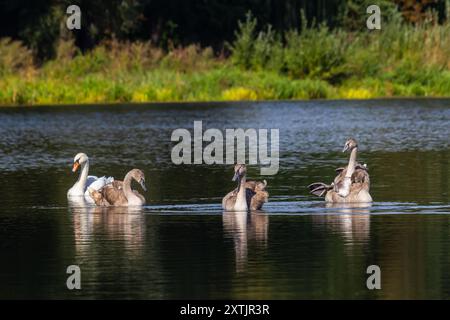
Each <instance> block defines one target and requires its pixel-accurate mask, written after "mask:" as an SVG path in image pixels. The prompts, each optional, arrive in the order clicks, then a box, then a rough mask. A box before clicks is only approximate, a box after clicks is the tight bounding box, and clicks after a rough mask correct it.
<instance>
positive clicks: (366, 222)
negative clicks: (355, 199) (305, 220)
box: [312, 203, 371, 244]
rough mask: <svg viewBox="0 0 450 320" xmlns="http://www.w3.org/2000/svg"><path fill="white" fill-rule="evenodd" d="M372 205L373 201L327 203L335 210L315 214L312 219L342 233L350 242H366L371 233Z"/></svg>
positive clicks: (327, 206) (327, 205) (335, 231)
mask: <svg viewBox="0 0 450 320" xmlns="http://www.w3.org/2000/svg"><path fill="white" fill-rule="evenodd" d="M370 207H371V203H327V204H326V208H327V209H328V210H329V209H335V210H332V211H327V213H326V214H319V215H313V216H312V220H313V222H314V223H318V224H323V225H325V226H326V228H327V229H329V230H330V231H331V232H333V233H337V234H340V235H342V237H343V238H344V240H346V241H347V242H348V243H351V244H355V243H365V242H367V241H368V239H369V235H370Z"/></svg>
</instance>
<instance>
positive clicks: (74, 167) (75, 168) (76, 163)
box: [72, 161, 80, 172]
mask: <svg viewBox="0 0 450 320" xmlns="http://www.w3.org/2000/svg"><path fill="white" fill-rule="evenodd" d="M79 167H80V163H79V162H78V161H76V162H74V163H73V167H72V172H75V171H77V170H78V168H79Z"/></svg>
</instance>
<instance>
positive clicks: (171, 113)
mask: <svg viewBox="0 0 450 320" xmlns="http://www.w3.org/2000/svg"><path fill="white" fill-rule="evenodd" d="M449 105H450V102H449V100H426V99H425V100H398V101H397V100H390V101H383V100H373V101H360V102H359V101H353V102H351V101H328V102H325V101H322V102H320V101H319V102H303V103H299V102H293V103H258V104H233V105H225V104H219V105H215V106H211V107H209V106H207V105H202V106H194V107H186V106H181V107H180V106H166V107H149V106H117V107H114V108H111V107H98V106H97V107H89V108H75V107H74V108H71V107H69V108H58V107H55V108H48V109H47V108H31V109H26V110H25V109H20V108H19V109H8V110H4V109H0V119H1V120H0V151H1V152H2V156H1V157H0V179H1V181H2V183H1V184H0V194H1V198H0V208H1V210H0V239H1V241H0V250H1V254H2V263H1V264H0V284H1V285H0V297H2V298H138V299H158V298H173V299H182V298H218V299H230V298H233V299H240V298H248V299H264V298H267V299H269V298H274V299H278V298H279V299H281V298H288V299H298V298H329V299H336V298H358V299H364V298H370V299H384V298H450V277H449V276H448V272H447V270H449V269H450V258H449V255H448V252H449V250H450V215H449V214H448V213H449V212H450V204H449V203H450V196H449V183H450V176H449V173H450V170H449V158H450V146H449V139H448V136H449V126H448V124H449V122H450V109H449V108H448V107H449ZM218 114H220V116H219V117H218V116H217V115H218ZM194 120H203V127H204V129H206V128H218V129H222V130H223V129H225V128H239V127H241V128H255V127H256V128H279V129H280V157H281V158H280V171H279V172H278V174H277V175H275V176H269V177H264V178H265V179H266V180H267V182H268V191H269V193H270V200H269V202H268V203H267V204H266V205H265V206H264V211H261V212H255V213H250V214H237V213H224V212H223V211H222V208H221V206H220V203H221V197H222V196H223V195H225V194H226V193H227V192H228V191H230V190H231V189H232V188H233V187H234V185H233V183H232V182H231V181H230V171H231V170H232V169H231V168H230V166H227V165H208V166H207V165H191V166H176V165H174V164H173V163H172V162H171V159H170V152H171V148H172V146H173V143H172V142H171V141H170V135H171V132H172V131H173V130H174V129H176V128H186V129H188V130H192V127H193V121H194ZM80 132H82V134H80ZM349 136H354V137H356V138H357V139H358V140H359V141H360V149H361V150H360V154H359V159H360V161H361V162H363V163H367V164H368V166H369V173H370V175H371V182H372V187H371V194H372V196H373V198H374V200H375V202H374V203H373V204H372V205H370V206H366V205H363V206H362V207H355V206H352V207H348V206H343V207H342V206H328V205H326V204H325V203H323V201H322V200H320V199H318V198H315V197H313V196H311V195H309V194H308V190H307V188H306V186H307V185H308V184H310V183H311V182H315V181H323V182H331V181H332V179H333V178H334V174H335V171H334V170H335V168H337V167H340V166H342V165H343V164H345V163H346V161H347V158H346V156H345V155H343V154H342V153H341V152H340V150H341V149H342V144H343V142H344V141H345V139H346V138H347V137H349ZM80 151H83V152H86V153H87V154H88V155H89V157H90V162H91V171H92V172H91V173H92V174H95V175H99V176H101V175H112V176H114V177H116V178H119V179H122V178H123V176H124V175H125V173H126V172H127V171H128V170H129V169H131V168H133V167H137V168H140V169H142V170H143V171H144V172H145V174H146V181H147V184H148V187H149V191H148V192H147V193H145V197H146V198H147V200H148V201H147V202H148V204H147V205H146V206H144V207H143V208H141V209H138V210H135V209H125V208H95V207H88V206H85V205H84V204H76V203H75V204H74V203H68V202H67V198H66V192H67V189H68V188H69V187H70V186H71V185H72V184H73V183H74V182H75V180H76V176H75V175H73V174H72V173H71V172H70V166H71V162H72V159H73V156H74V155H75V154H76V153H78V152H80ZM248 175H249V178H258V179H259V178H260V173H259V168H258V167H256V166H250V167H249V170H248ZM72 264H77V265H79V266H80V268H81V270H82V288H83V289H82V290H80V291H69V290H67V289H66V287H65V281H66V277H67V274H66V268H67V266H69V265H72ZM371 264H376V265H379V266H380V268H381V270H382V290H381V291H369V290H367V288H366V279H367V274H366V268H367V266H369V265H371Z"/></svg>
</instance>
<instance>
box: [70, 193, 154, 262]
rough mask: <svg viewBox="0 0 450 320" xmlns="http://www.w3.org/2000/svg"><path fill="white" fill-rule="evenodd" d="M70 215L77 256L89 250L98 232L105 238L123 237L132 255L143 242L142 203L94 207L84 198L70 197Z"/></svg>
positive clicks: (85, 253) (83, 254)
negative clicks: (127, 205) (139, 204)
mask: <svg viewBox="0 0 450 320" xmlns="http://www.w3.org/2000/svg"><path fill="white" fill-rule="evenodd" d="M69 211H70V213H71V214H72V217H73V225H74V236H75V249H76V252H77V254H79V255H80V256H86V255H88V254H92V250H93V247H94V246H95V247H96V248H98V250H101V246H96V245H95V241H93V238H94V237H95V236H96V235H100V236H101V237H102V238H105V239H106V241H122V242H123V243H124V245H125V249H126V250H127V251H129V253H130V254H131V255H136V256H137V255H138V254H139V253H140V250H141V249H142V248H143V246H144V241H145V221H144V215H143V214H142V208H141V207H134V208H133V207H95V206H89V205H86V203H85V202H84V201H83V199H80V200H77V199H69Z"/></svg>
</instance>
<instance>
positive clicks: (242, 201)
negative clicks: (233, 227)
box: [234, 174, 248, 211]
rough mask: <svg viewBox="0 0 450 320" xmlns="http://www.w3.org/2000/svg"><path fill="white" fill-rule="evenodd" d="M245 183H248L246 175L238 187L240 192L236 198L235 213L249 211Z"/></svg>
mask: <svg viewBox="0 0 450 320" xmlns="http://www.w3.org/2000/svg"><path fill="white" fill-rule="evenodd" d="M245 182H246V177H245V174H244V176H243V177H242V178H241V179H240V183H239V186H238V188H239V190H238V194H237V196H236V203H235V204H234V210H235V211H247V210H248V207H247V197H246V190H245Z"/></svg>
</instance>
